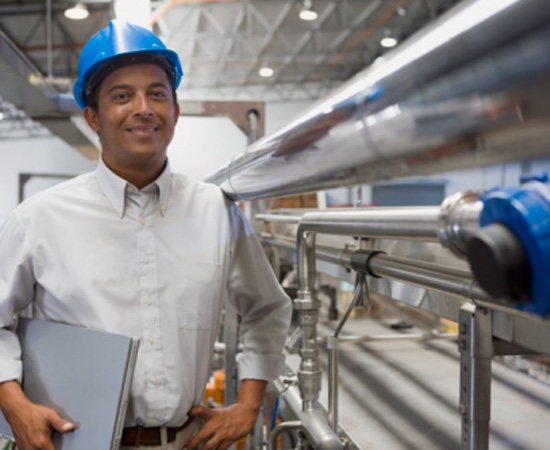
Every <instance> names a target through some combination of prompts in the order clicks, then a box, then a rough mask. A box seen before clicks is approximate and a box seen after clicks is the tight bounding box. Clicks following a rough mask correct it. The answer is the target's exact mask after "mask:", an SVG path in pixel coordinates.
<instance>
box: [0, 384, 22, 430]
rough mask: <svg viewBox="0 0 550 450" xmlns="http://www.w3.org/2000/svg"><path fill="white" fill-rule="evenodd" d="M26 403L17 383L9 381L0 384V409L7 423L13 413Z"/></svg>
mask: <svg viewBox="0 0 550 450" xmlns="http://www.w3.org/2000/svg"><path fill="white" fill-rule="evenodd" d="M28 402H29V400H28V399H27V397H26V396H25V394H24V392H23V389H21V385H20V384H19V382H17V381H15V380H11V381H5V382H3V383H0V409H1V410H2V412H3V413H4V416H5V417H6V419H8V421H9V417H10V416H11V415H12V414H13V413H14V412H15V411H17V410H19V409H21V408H22V407H23V406H24V405H25V404H26V403H28Z"/></svg>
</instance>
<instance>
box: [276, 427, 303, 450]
mask: <svg viewBox="0 0 550 450" xmlns="http://www.w3.org/2000/svg"><path fill="white" fill-rule="evenodd" d="M302 427H303V424H302V422H301V421H299V420H294V421H288V422H282V423H280V424H279V425H277V426H276V427H275V428H273V430H271V434H270V435H269V449H270V450H276V448H277V438H278V437H279V434H281V433H282V432H284V431H289V430H300V429H302Z"/></svg>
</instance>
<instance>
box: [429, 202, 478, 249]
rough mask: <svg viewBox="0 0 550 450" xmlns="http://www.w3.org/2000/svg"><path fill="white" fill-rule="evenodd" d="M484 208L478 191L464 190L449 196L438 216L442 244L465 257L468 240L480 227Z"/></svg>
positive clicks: (439, 235) (438, 230) (438, 233)
mask: <svg viewBox="0 0 550 450" xmlns="http://www.w3.org/2000/svg"><path fill="white" fill-rule="evenodd" d="M482 208H483V203H482V202H481V200H480V199H479V193H478V192H474V191H464V192H458V193H456V194H454V195H451V196H449V197H447V198H446V199H445V200H444V201H443V203H442V204H441V208H440V210H439V215H438V217H437V235H438V237H439V241H440V242H441V245H442V246H443V247H445V248H446V249H448V250H450V251H451V252H452V253H453V254H454V255H455V256H458V257H459V258H465V256H466V249H467V244H468V241H469V240H470V238H471V237H472V236H473V234H474V233H475V232H476V231H477V230H478V229H479V216H480V214H481V210H482Z"/></svg>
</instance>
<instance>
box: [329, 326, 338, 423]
mask: <svg viewBox="0 0 550 450" xmlns="http://www.w3.org/2000/svg"><path fill="white" fill-rule="evenodd" d="M327 353H328V424H329V425H330V427H331V428H332V429H333V430H334V431H335V432H336V433H338V338H337V337H334V336H327Z"/></svg>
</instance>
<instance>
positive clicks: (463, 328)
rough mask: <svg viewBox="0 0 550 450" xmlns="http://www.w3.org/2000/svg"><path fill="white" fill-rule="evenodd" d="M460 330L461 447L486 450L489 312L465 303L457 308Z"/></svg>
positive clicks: (488, 414)
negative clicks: (458, 310) (458, 309)
mask: <svg viewBox="0 0 550 450" xmlns="http://www.w3.org/2000/svg"><path fill="white" fill-rule="evenodd" d="M459 332H460V335H459V349H460V405H459V411H460V414H461V416H462V439H461V448H462V449H463V450H485V449H487V448H488V447H489V421H490V420H491V360H492V357H493V343H492V340H493V336H492V329H491V311H490V310H488V309H487V308H482V307H481V308H480V307H478V306H476V305H474V304H472V303H466V304H465V305H464V306H463V307H462V308H461V309H460V321H459Z"/></svg>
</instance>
